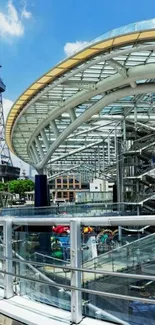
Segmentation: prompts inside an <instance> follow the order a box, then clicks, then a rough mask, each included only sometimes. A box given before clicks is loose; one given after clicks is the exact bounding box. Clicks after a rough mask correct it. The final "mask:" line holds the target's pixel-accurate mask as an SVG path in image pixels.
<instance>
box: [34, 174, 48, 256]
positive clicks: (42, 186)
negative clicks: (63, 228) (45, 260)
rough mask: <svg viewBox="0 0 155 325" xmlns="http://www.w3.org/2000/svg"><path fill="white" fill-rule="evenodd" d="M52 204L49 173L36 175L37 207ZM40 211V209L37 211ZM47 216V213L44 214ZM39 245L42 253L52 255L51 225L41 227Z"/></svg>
mask: <svg viewBox="0 0 155 325" xmlns="http://www.w3.org/2000/svg"><path fill="white" fill-rule="evenodd" d="M49 205H50V195H49V186H48V183H47V175H36V176H35V207H46V206H49ZM36 213H38V211H37V212H36ZM43 216H44V217H45V216H46V215H44V214H43ZM39 228H40V229H38V232H39V233H40V234H39V244H40V245H39V247H38V250H39V252H40V253H42V254H45V255H50V253H51V238H50V237H51V227H49V226H44V227H39Z"/></svg>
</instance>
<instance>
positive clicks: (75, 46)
mask: <svg viewBox="0 0 155 325" xmlns="http://www.w3.org/2000/svg"><path fill="white" fill-rule="evenodd" d="M86 45H88V42H86V41H76V42H74V43H69V42H67V43H66V44H65V46H64V52H65V54H66V55H67V56H69V55H72V54H73V53H74V52H76V51H77V50H80V49H82V48H83V47H85V46H86Z"/></svg>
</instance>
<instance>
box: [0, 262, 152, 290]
mask: <svg viewBox="0 0 155 325" xmlns="http://www.w3.org/2000/svg"><path fill="white" fill-rule="evenodd" d="M0 260H1V261H4V260H11V261H12V262H16V263H23V264H26V265H27V266H29V265H30V266H32V265H33V264H34V265H36V266H41V267H44V266H49V267H51V268H53V269H54V268H57V269H62V270H67V271H74V272H82V273H84V272H85V273H95V274H100V275H105V276H113V277H118V278H127V279H128V278H131V279H136V280H150V281H155V276H152V275H143V274H133V273H124V272H123V273H121V272H114V271H113V272H111V271H103V270H101V269H96V268H95V269H90V268H78V267H76V268H75V267H71V266H64V265H56V264H52V265H51V264H49V263H41V262H34V261H32V260H29V261H26V260H24V259H23V260H19V259H15V258H11V259H10V258H8V257H6V256H4V257H0ZM36 273H38V269H36ZM40 273H41V272H40ZM41 274H42V275H43V273H41ZM47 278H48V277H47ZM48 280H50V279H49V278H48ZM53 285H54V286H55V282H54V281H53Z"/></svg>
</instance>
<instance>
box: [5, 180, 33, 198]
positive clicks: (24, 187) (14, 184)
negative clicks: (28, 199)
mask: <svg viewBox="0 0 155 325" xmlns="http://www.w3.org/2000/svg"><path fill="white" fill-rule="evenodd" d="M33 189H34V182H33V181H31V180H30V179H20V180H14V181H10V182H8V191H9V192H10V193H15V194H19V197H20V198H21V197H22V196H24V193H25V192H29V191H33Z"/></svg>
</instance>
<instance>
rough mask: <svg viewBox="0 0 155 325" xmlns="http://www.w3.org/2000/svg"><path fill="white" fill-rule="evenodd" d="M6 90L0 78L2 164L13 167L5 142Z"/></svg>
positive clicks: (0, 161) (0, 158)
mask: <svg viewBox="0 0 155 325" xmlns="http://www.w3.org/2000/svg"><path fill="white" fill-rule="evenodd" d="M0 68H1V66H0ZM5 89H6V86H5V84H4V83H3V81H2V79H1V78H0V164H1V165H9V166H13V164H12V159H11V155H10V151H9V148H8V146H7V144H6V142H5V123H4V112H3V101H2V93H3V92H4V91H5Z"/></svg>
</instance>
